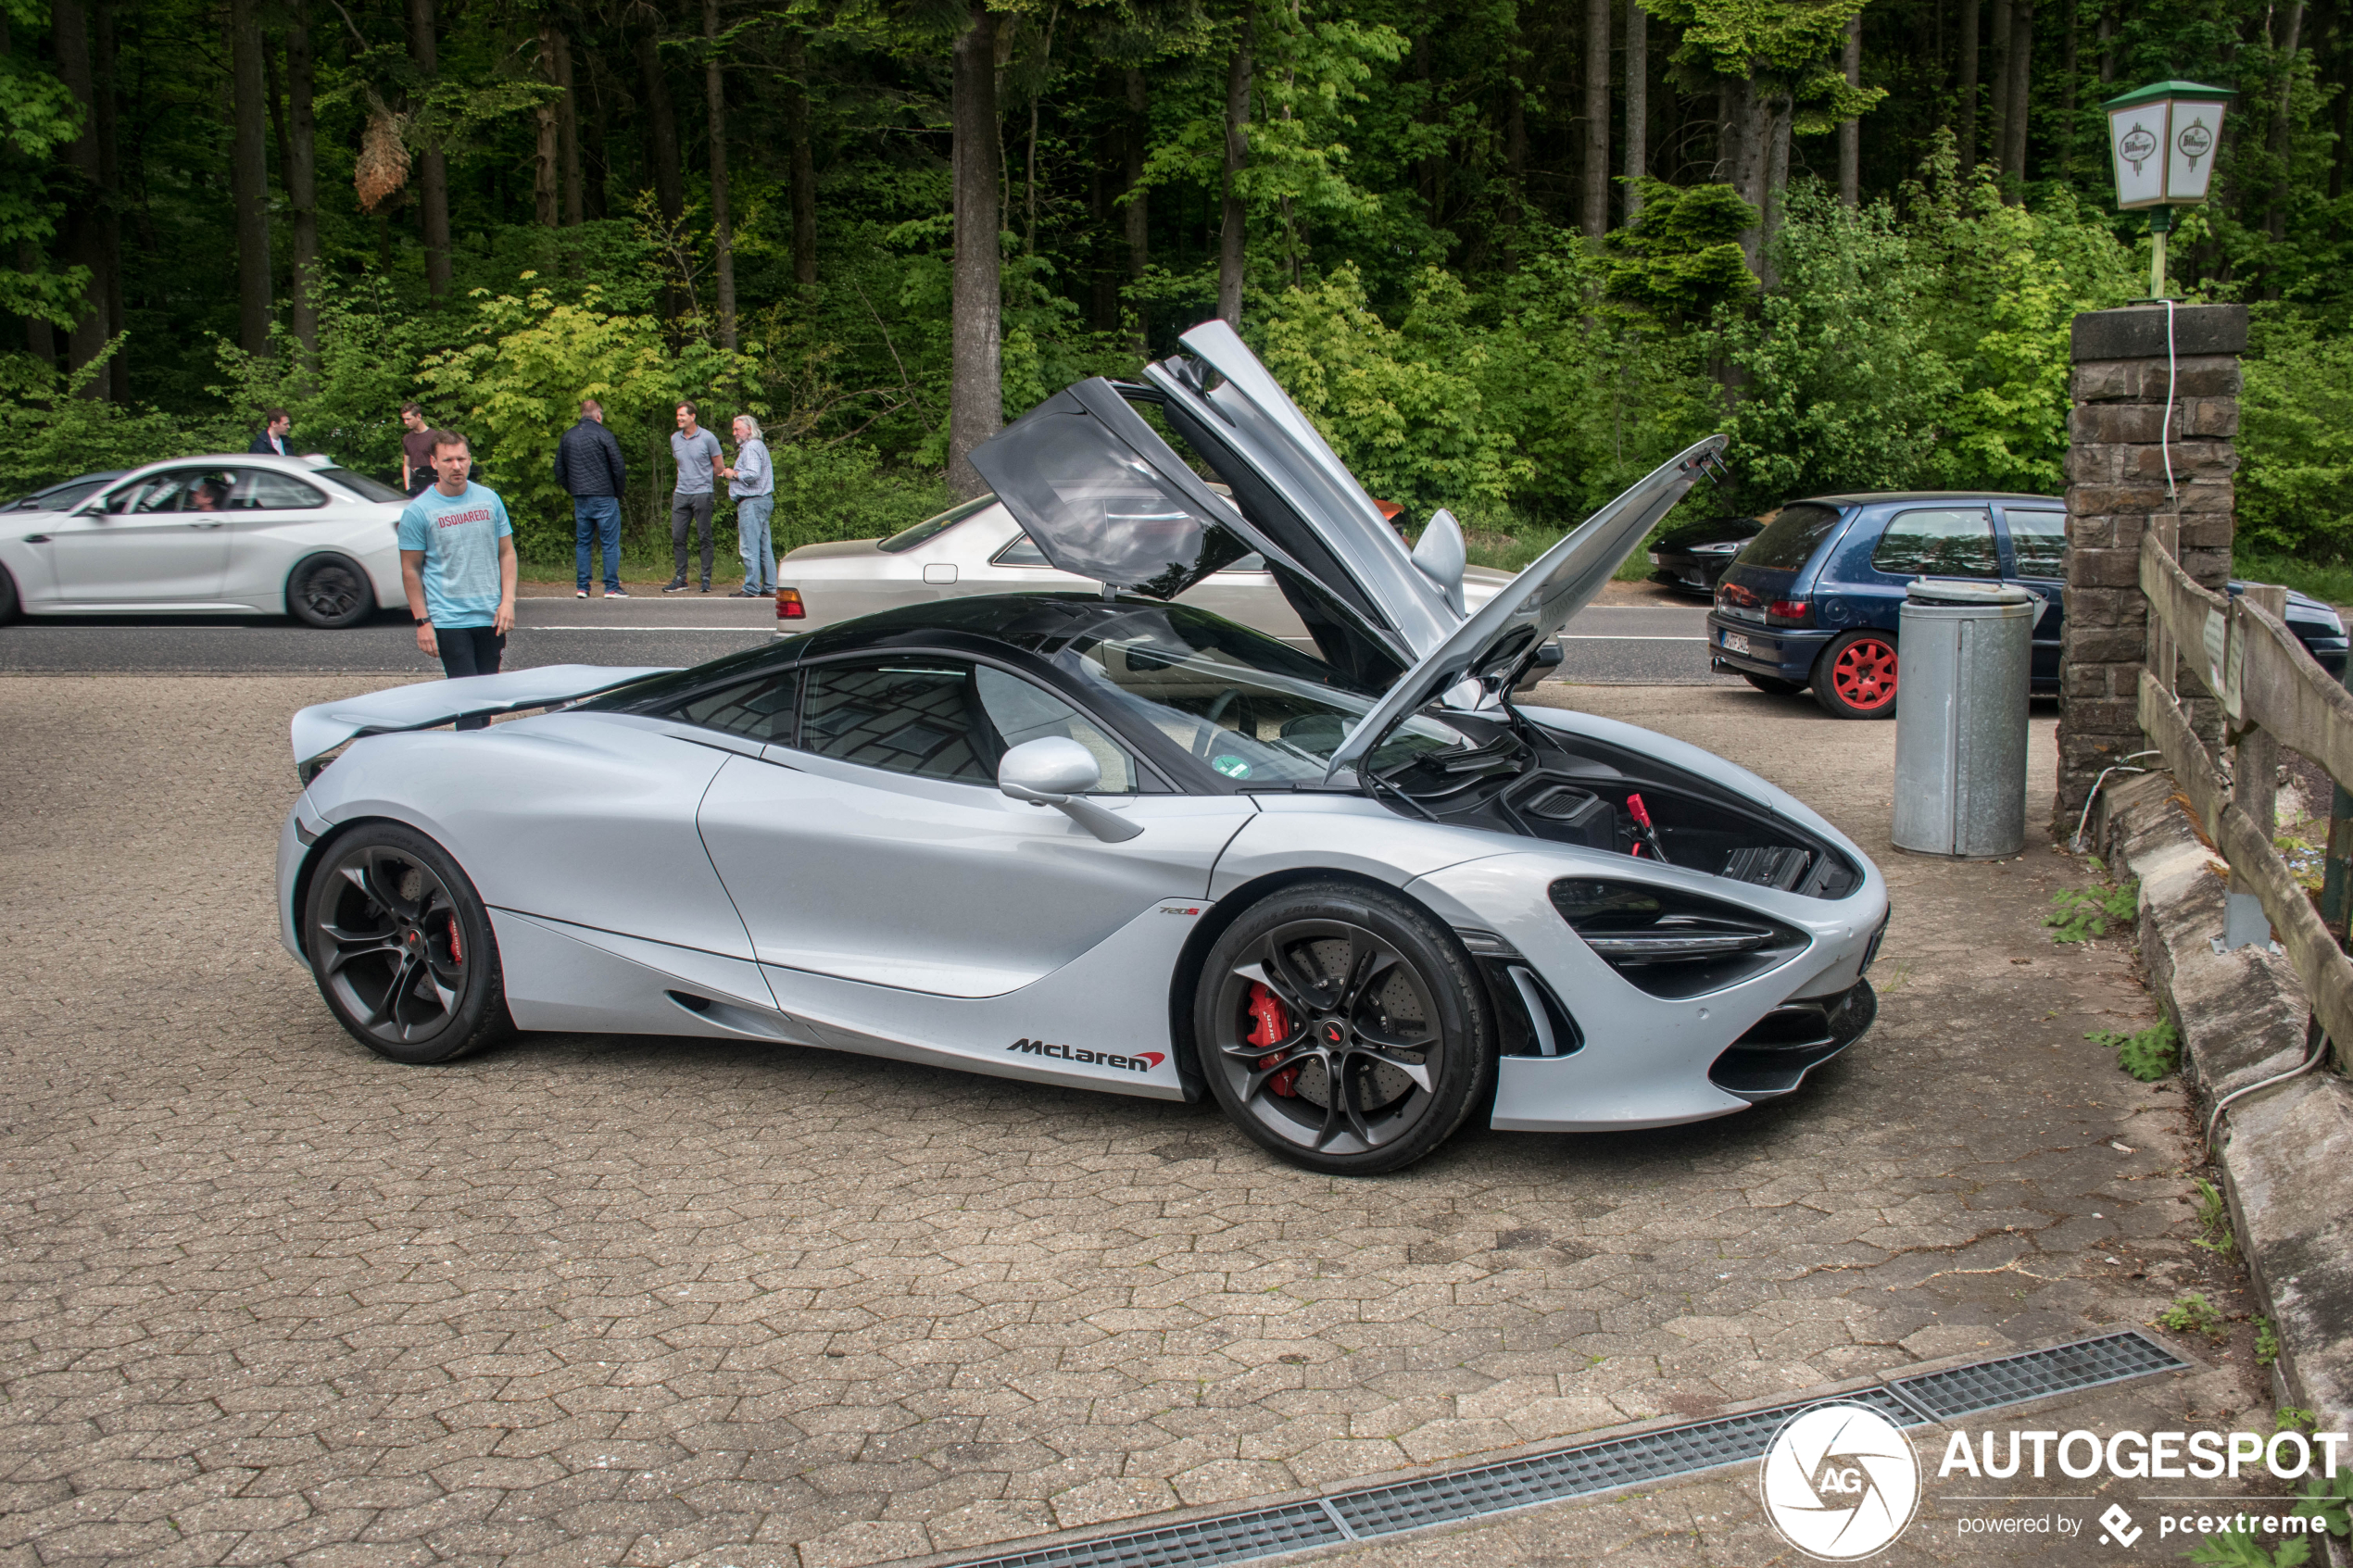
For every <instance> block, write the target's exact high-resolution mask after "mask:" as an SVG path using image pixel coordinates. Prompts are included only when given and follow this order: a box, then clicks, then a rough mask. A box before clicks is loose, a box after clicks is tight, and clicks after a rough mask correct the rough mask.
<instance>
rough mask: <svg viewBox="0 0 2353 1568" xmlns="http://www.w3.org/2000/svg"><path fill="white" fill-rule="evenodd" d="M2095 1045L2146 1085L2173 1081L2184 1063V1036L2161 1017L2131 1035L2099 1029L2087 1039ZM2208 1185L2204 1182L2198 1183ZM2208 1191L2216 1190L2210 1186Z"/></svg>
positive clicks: (2085, 1036) (2167, 1020)
mask: <svg viewBox="0 0 2353 1568" xmlns="http://www.w3.org/2000/svg"><path fill="white" fill-rule="evenodd" d="M2083 1037H2084V1038H2085V1039H2087V1040H2089V1041H2091V1042H2092V1043H2093V1044H2094V1045H2095V1046H2108V1047H2112V1048H2113V1049H2114V1050H2115V1052H2116V1065H2117V1066H2119V1067H2120V1068H2122V1069H2124V1071H2125V1072H2127V1073H2131V1074H2132V1075H2133V1077H2135V1078H2138V1079H2139V1080H2140V1081H2141V1082H2142V1083H2144V1084H2154V1083H2156V1082H2157V1081H2158V1079H2160V1078H2171V1076H2173V1073H2174V1071H2175V1070H2176V1069H2177V1068H2179V1067H2180V1066H2181V1064H2182V1037H2181V1035H2178V1034H2176V1033H2175V1032H2174V1029H2173V1021H2172V1020H2171V1019H2170V1018H2160V1019H2158V1021H2157V1022H2155V1023H2152V1024H2150V1025H2149V1026H2148V1027H2147V1028H2145V1029H2143V1030H2139V1031H2137V1032H2136V1033H2133V1034H2131V1035H2127V1034H2123V1033H2121V1032H2120V1031H2118V1030H2114V1029H2096V1030H2094V1031H2093V1032H2092V1033H2091V1034H2089V1035H2084V1036H2083ZM2198 1185H2200V1186H2206V1184H2205V1183H2204V1182H2200V1183H2199V1184H2198ZM2207 1190H2208V1191H2209V1192H2210V1191H2212V1190H2213V1189H2212V1188H2211V1187H2208V1189H2207Z"/></svg>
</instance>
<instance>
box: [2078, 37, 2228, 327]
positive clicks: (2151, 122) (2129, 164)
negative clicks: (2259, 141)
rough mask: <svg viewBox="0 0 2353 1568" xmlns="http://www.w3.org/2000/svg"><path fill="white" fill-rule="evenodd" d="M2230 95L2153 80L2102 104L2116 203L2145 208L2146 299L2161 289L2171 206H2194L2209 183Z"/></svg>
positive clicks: (2199, 86)
mask: <svg viewBox="0 0 2353 1568" xmlns="http://www.w3.org/2000/svg"><path fill="white" fill-rule="evenodd" d="M2232 97H2233V94H2232V92H2231V91H2230V89H2228V88H2226V87H2208V86H2206V85H2205V84H2204V83H2202V82H2152V83H2151V84H2150V85H2148V86H2146V87H2144V88H2141V89H2140V90H2139V91H2137V92H2133V93H2127V94H2124V95H2123V96H2122V97H2120V98H2110V99H2109V100H2108V102H2107V103H2106V104H2105V105H2103V106H2102V107H2105V108H2106V109H2107V110H2108V152H2109V155H2110V156H2111V157H2112V158H2113V159H2114V162H2115V169H2116V205H2117V207H2119V208H2120V209H2121V210H2123V211H2126V212H2133V211H2137V210H2139V209H2141V208H2144V207H2145V208H2147V209H2148V214H2149V238H2150V241H2151V248H2152V252H2153V254H2152V255H2151V257H2150V259H2149V297H2150V298H2152V299H2163V298H2165V297H2166V294H2165V236H2166V235H2167V234H2168V233H2170V232H2171V231H2172V228H2173V208H2175V207H2196V205H2197V204H2198V203H2200V202H2202V201H2204V200H2205V199H2206V193H2207V191H2208V187H2210V186H2211V185H2212V184H2213V183H2214V157H2215V155H2216V154H2217V153H2218V152H2220V151H2221V145H2222V113H2223V111H2224V110H2225V109H2227V108H2229V107H2230V105H2231V99H2232Z"/></svg>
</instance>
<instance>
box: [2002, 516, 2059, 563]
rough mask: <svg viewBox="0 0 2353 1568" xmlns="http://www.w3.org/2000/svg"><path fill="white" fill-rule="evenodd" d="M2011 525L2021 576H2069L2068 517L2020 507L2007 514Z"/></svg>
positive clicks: (2011, 540) (2012, 542) (2011, 539)
mask: <svg viewBox="0 0 2353 1568" xmlns="http://www.w3.org/2000/svg"><path fill="white" fill-rule="evenodd" d="M2004 515H2005V516H2007V518H2008V519H2009V524H2010V554H2011V555H2012V556H2014V557H2015V558H2017V560H2018V574H2019V575H2020V577H2047V578H2050V579H2052V580H2053V581H2058V580H2061V579H2064V578H2065V577H2066V576H2067V514H2066V513H2065V512H2024V511H2020V510H2019V509H2018V508H2016V507H2012V508H2009V509H2008V510H2007V512H2006V513H2005V514H2004Z"/></svg>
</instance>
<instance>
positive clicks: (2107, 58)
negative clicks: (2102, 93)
mask: <svg viewBox="0 0 2353 1568" xmlns="http://www.w3.org/2000/svg"><path fill="white" fill-rule="evenodd" d="M2116 12H2117V0H2108V4H2106V5H2104V6H2101V7H2100V27H2099V39H2100V85H2101V86H2102V87H2107V86H2108V85H2110V84H2111V83H2113V82H2115V81H2116ZM2340 101H2342V100H2340Z"/></svg>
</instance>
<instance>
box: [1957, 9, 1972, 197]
mask: <svg viewBox="0 0 2353 1568" xmlns="http://www.w3.org/2000/svg"><path fill="white" fill-rule="evenodd" d="M1977 18H1978V0H1961V80H1960V94H1959V96H1960V100H1961V112H1960V115H1959V117H1958V118H1957V120H1956V121H1955V123H1954V126H1953V144H1954V146H1955V147H1956V148H1957V150H1958V152H1959V155H1960V156H1959V163H1960V170H1961V177H1962V178H1963V179H1967V178H1968V177H1969V170H1970V169H1975V168H1976V167H1977Z"/></svg>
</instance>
